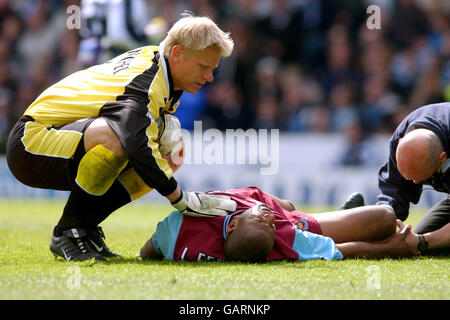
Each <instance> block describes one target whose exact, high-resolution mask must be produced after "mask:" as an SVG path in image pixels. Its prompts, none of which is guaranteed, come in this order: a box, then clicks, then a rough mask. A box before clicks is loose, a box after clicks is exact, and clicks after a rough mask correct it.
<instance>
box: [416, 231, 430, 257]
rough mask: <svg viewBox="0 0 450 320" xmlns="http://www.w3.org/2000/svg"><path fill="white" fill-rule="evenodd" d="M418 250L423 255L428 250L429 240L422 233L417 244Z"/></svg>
mask: <svg viewBox="0 0 450 320" xmlns="http://www.w3.org/2000/svg"><path fill="white" fill-rule="evenodd" d="M417 250H419V252H420V254H421V255H424V254H425V253H426V252H427V250H428V242H427V240H426V239H425V237H424V236H423V235H422V234H419V243H418V244H417Z"/></svg>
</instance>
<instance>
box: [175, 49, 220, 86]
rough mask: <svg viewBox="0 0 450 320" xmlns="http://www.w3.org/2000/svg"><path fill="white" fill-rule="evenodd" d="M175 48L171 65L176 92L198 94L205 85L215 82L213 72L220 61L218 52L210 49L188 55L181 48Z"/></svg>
mask: <svg viewBox="0 0 450 320" xmlns="http://www.w3.org/2000/svg"><path fill="white" fill-rule="evenodd" d="M175 47H177V46H175ZM175 47H174V50H172V57H173V59H172V61H173V63H172V64H171V70H172V78H173V82H174V89H175V90H184V91H187V92H189V93H197V92H198V90H199V89H200V88H201V87H202V86H203V85H204V84H205V83H207V82H212V81H213V80H214V76H213V70H214V69H215V68H217V66H218V65H219V61H220V53H219V51H218V50H216V49H215V48H213V47H208V48H206V49H204V50H202V51H200V52H198V53H188V52H186V50H183V48H182V47H180V46H178V48H175ZM174 51H175V52H174Z"/></svg>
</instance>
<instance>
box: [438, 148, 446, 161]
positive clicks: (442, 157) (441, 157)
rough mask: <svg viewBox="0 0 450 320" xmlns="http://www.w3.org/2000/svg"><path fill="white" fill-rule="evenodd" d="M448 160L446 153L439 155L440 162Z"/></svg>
mask: <svg viewBox="0 0 450 320" xmlns="http://www.w3.org/2000/svg"><path fill="white" fill-rule="evenodd" d="M446 160H447V153H446V152H445V151H442V152H441V154H440V155H439V162H441V163H442V162H444V161H446Z"/></svg>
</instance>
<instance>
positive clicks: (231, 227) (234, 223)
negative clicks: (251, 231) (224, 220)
mask: <svg viewBox="0 0 450 320" xmlns="http://www.w3.org/2000/svg"><path fill="white" fill-rule="evenodd" d="M236 218H238V217H234V219H233V220H231V221H230V223H229V224H228V226H227V230H225V232H226V233H227V236H228V235H229V234H230V233H231V232H232V231H233V230H234V229H236V227H237V226H238V225H239V219H236Z"/></svg>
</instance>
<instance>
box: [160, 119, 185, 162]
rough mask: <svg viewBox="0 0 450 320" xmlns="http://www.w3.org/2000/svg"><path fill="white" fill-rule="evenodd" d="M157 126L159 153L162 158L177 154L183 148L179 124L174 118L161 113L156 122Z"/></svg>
mask: <svg viewBox="0 0 450 320" xmlns="http://www.w3.org/2000/svg"><path fill="white" fill-rule="evenodd" d="M156 122H157V125H158V143H159V152H161V155H163V156H172V155H175V154H177V153H178V152H179V151H180V149H181V148H182V147H184V144H183V139H182V135H181V124H180V121H179V120H178V118H177V117H176V116H174V115H173V114H170V113H166V112H165V113H162V114H161V115H160V117H159V118H158V119H157V120H156Z"/></svg>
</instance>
